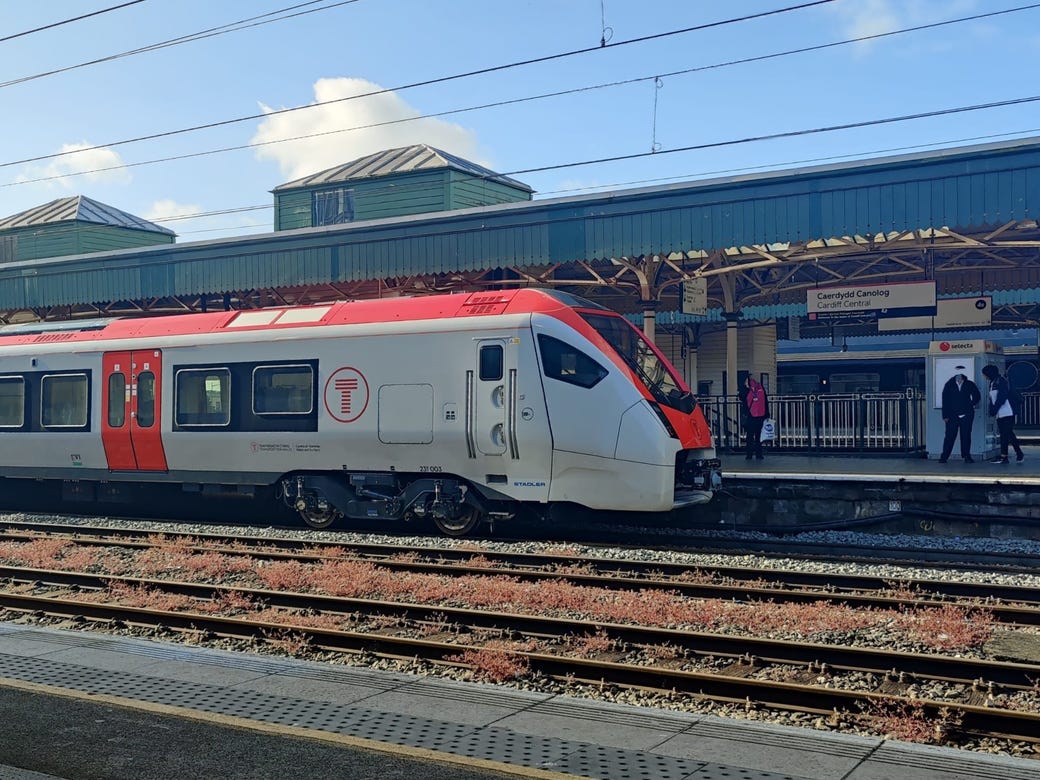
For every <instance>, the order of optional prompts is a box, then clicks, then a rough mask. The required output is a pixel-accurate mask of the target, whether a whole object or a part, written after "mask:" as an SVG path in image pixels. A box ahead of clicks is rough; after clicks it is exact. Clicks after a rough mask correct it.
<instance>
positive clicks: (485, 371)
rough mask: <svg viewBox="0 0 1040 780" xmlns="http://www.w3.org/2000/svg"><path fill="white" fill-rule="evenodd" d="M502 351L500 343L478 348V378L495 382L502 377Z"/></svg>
mask: <svg viewBox="0 0 1040 780" xmlns="http://www.w3.org/2000/svg"><path fill="white" fill-rule="evenodd" d="M502 360H503V351H502V345H501V344H489V345H487V346H485V347H481V348H480V380H481V381H482V382H497V381H498V380H500V379H501V378H502Z"/></svg>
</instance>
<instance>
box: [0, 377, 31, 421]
mask: <svg viewBox="0 0 1040 780" xmlns="http://www.w3.org/2000/svg"><path fill="white" fill-rule="evenodd" d="M23 425H25V380H24V379H22V378H21V377H20V376H2V377H0V428H21V427H22V426H23Z"/></svg>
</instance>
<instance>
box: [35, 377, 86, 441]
mask: <svg viewBox="0 0 1040 780" xmlns="http://www.w3.org/2000/svg"><path fill="white" fill-rule="evenodd" d="M40 423H41V424H42V425H43V427H44V428H83V427H85V426H86V424H87V375H86V374H51V375H50V376H45V377H44V378H43V379H42V381H41V399H40Z"/></svg>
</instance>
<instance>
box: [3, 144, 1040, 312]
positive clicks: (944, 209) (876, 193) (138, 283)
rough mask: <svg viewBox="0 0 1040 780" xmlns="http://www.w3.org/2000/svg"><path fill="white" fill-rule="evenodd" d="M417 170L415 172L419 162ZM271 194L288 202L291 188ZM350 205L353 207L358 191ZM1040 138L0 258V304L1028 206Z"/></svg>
mask: <svg viewBox="0 0 1040 780" xmlns="http://www.w3.org/2000/svg"><path fill="white" fill-rule="evenodd" d="M421 175H422V176H425V175H426V174H425V173H423V174H421ZM280 197H285V198H286V203H288V202H289V199H290V197H291V194H290V193H289V192H286V193H285V194H284V195H282V196H280ZM359 209H360V206H359ZM1038 212H1040V138H1030V139H1024V140H1022V141H1016V142H1009V143H1005V144H991V145H986V146H978V147H967V148H960V149H950V150H944V151H941V152H932V153H928V154H924V155H921V156H917V157H913V156H903V157H897V158H887V159H880V160H869V161H863V162H858V163H853V164H849V165H844V166H826V167H819V168H811V169H803V170H798V171H781V172H776V173H769V174H763V175H758V176H753V177H752V176H743V177H736V178H728V179H716V180H709V181H700V182H692V183H682V184H673V185H668V186H663V187H654V188H646V189H638V190H624V191H618V192H614V193H607V194H596V195H589V196H583V197H572V198H561V199H554V200H544V201H523V202H517V203H504V204H499V205H483V206H478V207H475V208H464V209H461V210H455V211H452V210H444V211H438V212H434V213H428V214H411V215H408V216H394V215H388V216H385V217H379V218H370V219H366V220H362V221H355V222H353V223H350V224H346V225H334V226H326V227H321V228H301V229H295V230H280V231H278V232H275V233H271V234H267V235H261V236H250V237H248V238H234V239H220V240H215V241H207V242H197V243H190V244H180V245H170V246H162V247H154V248H147V249H127V250H123V251H121V252H115V253H107V254H105V253H101V254H94V255H90V256H73V257H63V258H52V259H48V260H30V261H23V262H15V263H8V264H5V265H0V308H4V309H12V308H21V307H28V306H44V305H61V304H89V303H97V302H104V301H114V300H127V299H136V298H141V297H162V296H175V295H192V294H200V293H209V294H216V293H220V292H224V291H230V290H248V289H256V288H265V287H274V286H279V285H284V286H288V285H299V284H316V283H323V282H341V281H356V280H366V279H376V278H380V277H388V276H406V275H414V274H427V273H441V272H451V271H466V270H482V269H493V268H498V267H502V266H509V265H526V266H534V265H547V264H552V263H567V262H573V261H576V260H591V259H596V258H610V257H624V256H638V255H644V254H650V253H670V252H673V251H681V252H685V251H691V250H697V249H705V250H710V249H719V248H725V247H729V246H740V245H750V244H764V243H773V242H783V241H797V240H807V239H814V238H829V237H835V236H851V235H869V234H875V233H881V232H890V231H899V230H905V229H914V228H925V227H943V226H945V227H950V228H953V229H955V230H956V229H961V230H965V229H969V228H980V227H984V226H990V225H994V226H995V225H1000V224H1003V223H1005V222H1008V221H1012V220H1023V219H1036V218H1037V216H1038Z"/></svg>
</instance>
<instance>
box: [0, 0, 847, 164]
mask: <svg viewBox="0 0 1040 780" xmlns="http://www.w3.org/2000/svg"><path fill="white" fill-rule="evenodd" d="M835 1H836V0H810V1H809V2H804V3H799V4H797V5H790V6H785V7H784V8H776V9H772V10H769V11H760V12H758V13H754V14H745V15H743V16H737V17H731V18H729V19H722V20H719V21H715V22H705V23H704V24H698V25H694V26H692V27H684V28H681V29H676V30H667V31H665V32H660V33H653V34H650V35H643V36H639V37H637V38H628V39H626V40H623V41H617V42H616V43H607V44H606V45H605V46H598V45H597V46H586V47H583V48H580V49H571V50H569V51H564V52H557V53H555V54H547V55H544V56H541V57H531V58H528V59H525V60H518V61H515V62H509V63H503V64H501V65H491V66H488V67H486V68H478V69H476V70H470V71H465V72H463V73H455V74H452V75H449V76H438V77H435V78H431V79H424V80H422V81H414V82H411V83H409V84H402V85H399V86H396V87H387V88H385V89H376V90H371V91H369V92H365V93H362V94H359V95H349V96H347V97H342V98H335V99H333V100H326V101H321V102H317V103H308V104H307V105H303V106H292V107H289V108H280V109H274V110H269V111H264V112H261V113H259V114H249V115H248V116H241V117H235V118H233V119H222V120H217V121H214V122H207V123H204V124H199V125H192V126H190V127H183V128H179V129H177V130H166V131H163V132H160V133H151V134H149V135H142V136H137V137H134V138H124V139H122V140H119V141H110V142H108V143H103V144H94V145H91V146H84V147H81V148H78V149H70V150H67V151H64V152H54V153H52V154H43V155H38V156H36V157H27V158H24V159H21V160H10V161H8V162H0V168H8V167H10V166H13V165H24V164H25V163H31V162H40V161H42V160H53V159H55V158H58V157H66V156H70V155H75V154H83V153H84V152H91V151H97V150H98V149H109V148H112V147H114V146H125V145H127V144H134V143H140V142H142V141H154V140H156V139H159V138H170V137H172V136H176V135H183V134H185V133H194V132H198V131H200V130H209V129H212V128H215V127H226V126H228V125H233V124H239V123H242V122H250V121H252V120H254V119H267V118H269V117H272V116H279V115H282V114H290V113H294V112H297V111H305V110H307V109H311V108H316V107H318V106H328V105H333V104H337V103H345V102H348V101H351V100H360V99H362V98H366V97H374V96H376V95H385V94H389V93H391V92H403V91H405V90H409V89H416V88H418V87H428V86H432V85H434V84H445V83H448V82H450V81H457V80H459V79H464V78H472V77H473V76H481V75H486V74H489V73H498V72H501V71H504V70H509V69H512V68H519V67H525V66H527V65H534V64H538V63H544V62H552V61H554V60H560V59H565V58H567V57H575V56H578V55H582V54H589V53H591V52H599V51H606V50H611V49H616V48H619V47H622V46H630V45H633V44H637V43H647V42H649V41H655V40H661V39H663V38H668V37H673V36H677V35H685V34H687V33H691V32H702V31H704V30H710V29H715V28H718V27H723V26H725V25H730V24H738V23H741V22H748V21H751V20H754V19H764V18H767V17H771V16H777V15H779V14H784V13H790V12H793V11H801V10H804V9H807V8H812V7H814V6H820V5H827V4H829V3H833V2H835Z"/></svg>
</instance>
